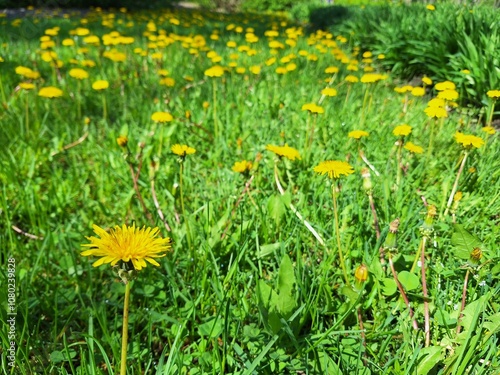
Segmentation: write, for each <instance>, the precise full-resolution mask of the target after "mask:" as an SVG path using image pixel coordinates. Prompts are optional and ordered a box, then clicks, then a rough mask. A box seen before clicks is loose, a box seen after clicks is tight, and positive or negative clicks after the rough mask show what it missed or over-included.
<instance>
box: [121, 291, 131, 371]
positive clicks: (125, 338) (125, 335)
mask: <svg viewBox="0 0 500 375" xmlns="http://www.w3.org/2000/svg"><path fill="white" fill-rule="evenodd" d="M129 301H130V281H127V283H126V284H125V301H124V302H123V331H122V356H121V362H120V375H126V373H127V342H128V305H129Z"/></svg>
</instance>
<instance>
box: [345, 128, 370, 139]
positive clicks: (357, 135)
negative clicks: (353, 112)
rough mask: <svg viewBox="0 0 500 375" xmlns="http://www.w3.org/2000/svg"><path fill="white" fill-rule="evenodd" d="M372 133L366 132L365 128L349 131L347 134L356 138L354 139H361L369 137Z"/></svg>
mask: <svg viewBox="0 0 500 375" xmlns="http://www.w3.org/2000/svg"><path fill="white" fill-rule="evenodd" d="M369 135H370V133H368V132H365V131H364V130H353V131H352V132H349V134H347V136H348V137H349V138H354V139H360V138H361V137H368V136H369Z"/></svg>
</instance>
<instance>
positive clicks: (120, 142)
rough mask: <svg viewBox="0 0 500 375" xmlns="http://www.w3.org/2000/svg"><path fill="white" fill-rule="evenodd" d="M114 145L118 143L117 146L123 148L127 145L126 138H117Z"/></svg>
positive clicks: (121, 136)
mask: <svg viewBox="0 0 500 375" xmlns="http://www.w3.org/2000/svg"><path fill="white" fill-rule="evenodd" d="M116 143H118V146H120V147H125V146H126V145H127V143H128V138H127V137H125V136H124V135H120V136H119V137H118V138H116Z"/></svg>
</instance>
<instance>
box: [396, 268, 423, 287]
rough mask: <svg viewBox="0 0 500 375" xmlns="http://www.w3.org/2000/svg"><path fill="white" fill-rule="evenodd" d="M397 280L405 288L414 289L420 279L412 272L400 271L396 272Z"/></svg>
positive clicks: (418, 284)
mask: <svg viewBox="0 0 500 375" xmlns="http://www.w3.org/2000/svg"><path fill="white" fill-rule="evenodd" d="M398 280H399V282H400V283H401V285H403V287H404V288H405V290H414V289H417V288H418V287H419V286H420V279H419V277H418V276H417V275H415V274H414V273H411V272H408V271H401V272H399V273H398Z"/></svg>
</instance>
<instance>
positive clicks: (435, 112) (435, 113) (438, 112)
mask: <svg viewBox="0 0 500 375" xmlns="http://www.w3.org/2000/svg"><path fill="white" fill-rule="evenodd" d="M424 112H425V114H426V115H427V116H428V117H430V118H433V117H435V118H442V117H448V112H446V109H445V108H443V107H430V106H429V107H427V108H426V109H424Z"/></svg>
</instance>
